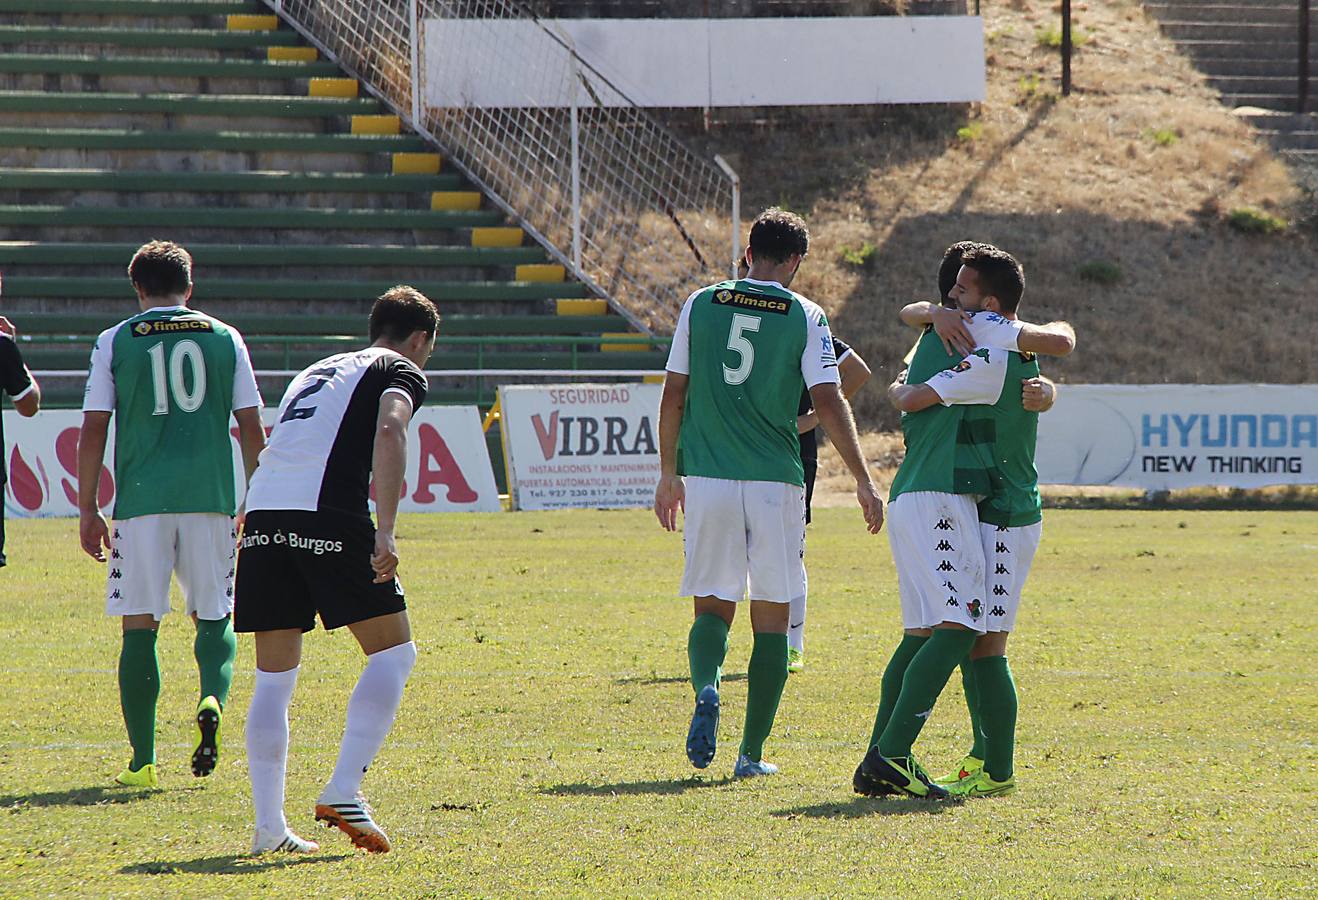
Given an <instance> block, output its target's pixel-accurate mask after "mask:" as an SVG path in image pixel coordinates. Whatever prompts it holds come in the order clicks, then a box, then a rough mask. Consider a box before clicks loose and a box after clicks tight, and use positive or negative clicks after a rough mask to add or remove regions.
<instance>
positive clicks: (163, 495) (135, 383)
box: [83, 306, 261, 519]
mask: <svg viewBox="0 0 1318 900" xmlns="http://www.w3.org/2000/svg"><path fill="white" fill-rule="evenodd" d="M260 405H261V397H260V394H259V393H258V392H257V388H256V379H255V377H254V375H253V373H252V365H251V361H250V360H249V359H248V356H247V348H246V346H245V345H244V344H243V340H242V337H241V335H239V334H238V332H237V331H235V330H234V329H232V328H230V327H229V326H227V325H225V324H224V323H223V322H221V321H219V320H218V319H213V318H211V317H210V316H207V315H205V314H203V313H200V312H196V311H195V310H190V309H188V308H186V307H182V306H175V307H156V308H153V309H149V310H147V311H146V312H144V313H142V314H141V315H137V316H134V317H132V318H131V319H126V320H125V321H123V322H120V323H119V324H118V325H115V326H114V327H113V328H110V329H107V330H106V331H104V332H102V333H101V335H100V337H99V338H97V340H96V346H95V347H94V348H93V350H92V358H91V370H90V372H89V373H88V377H87V393H86V397H85V399H84V401H83V410H84V411H101V412H112V413H113V414H114V416H115V420H114V421H115V451H114V478H115V491H116V493H115V501H114V518H116V519H131V518H134V517H136V516H146V515H154V514H159V513H222V514H225V515H230V516H231V515H233V514H234V507H235V502H234V468H233V445H232V441H231V440H230V437H229V414H230V413H231V412H232V411H233V410H235V409H245V408H248V407H259V406H260Z"/></svg>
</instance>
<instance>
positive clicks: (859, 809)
mask: <svg viewBox="0 0 1318 900" xmlns="http://www.w3.org/2000/svg"><path fill="white" fill-rule="evenodd" d="M960 805H961V804H960V803H959V802H958V801H955V800H954V801H942V802H940V801H937V800H917V799H915V798H910V799H905V800H898V799H892V798H889V799H886V800H877V799H873V798H870V797H855V798H853V799H852V800H851V801H850V802H849V803H815V804H812V805H810V806H794V807H792V808H791V809H779V810H775V811H774V812H771V813H769V815H771V816H773V817H774V818H775V819H796V818H802V817H804V818H807V819H864V818H867V817H869V816H921V815H922V816H941V815H942V814H943V813H945V812H947V810H948V809H950V808H952V807H954V806H960Z"/></svg>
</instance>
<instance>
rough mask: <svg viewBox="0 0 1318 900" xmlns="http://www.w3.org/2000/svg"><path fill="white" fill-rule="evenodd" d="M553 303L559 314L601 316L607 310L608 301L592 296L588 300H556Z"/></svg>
mask: <svg viewBox="0 0 1318 900" xmlns="http://www.w3.org/2000/svg"><path fill="white" fill-rule="evenodd" d="M554 305H555V307H556V310H555V311H556V312H557V313H558V314H559V315H560V316H603V315H606V314H607V313H608V311H609V301H607V300H601V299H598V298H594V297H592V298H590V299H589V300H557V301H555V303H554Z"/></svg>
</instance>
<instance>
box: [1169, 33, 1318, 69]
mask: <svg viewBox="0 0 1318 900" xmlns="http://www.w3.org/2000/svg"><path fill="white" fill-rule="evenodd" d="M1176 45H1177V46H1178V47H1180V48H1181V49H1182V50H1184V51H1185V52H1186V53H1189V54H1190V55H1191V56H1193V57H1195V58H1199V57H1204V58H1212V59H1251V60H1252V59H1276V60H1296V59H1298V58H1299V55H1300V45H1299V44H1298V43H1296V42H1295V40H1293V39H1292V40H1289V41H1232V40H1198V39H1195V40H1189V39H1186V40H1178V41H1176ZM1309 63H1310V65H1311V66H1312V65H1313V64H1314V63H1318V41H1315V42H1313V44H1311V45H1310V47H1309Z"/></svg>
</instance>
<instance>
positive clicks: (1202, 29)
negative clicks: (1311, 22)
mask: <svg viewBox="0 0 1318 900" xmlns="http://www.w3.org/2000/svg"><path fill="white" fill-rule="evenodd" d="M1160 24H1161V26H1162V30H1163V33H1164V34H1166V35H1167V36H1168V37H1169V38H1171V39H1172V40H1175V41H1180V40H1190V41H1248V42H1251V43H1285V42H1294V41H1295V40H1296V39H1297V38H1296V30H1297V28H1296V24H1295V23H1291V24H1286V25H1283V24H1273V23H1268V22H1262V23H1260V22H1168V21H1163V22H1161V23H1160Z"/></svg>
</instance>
